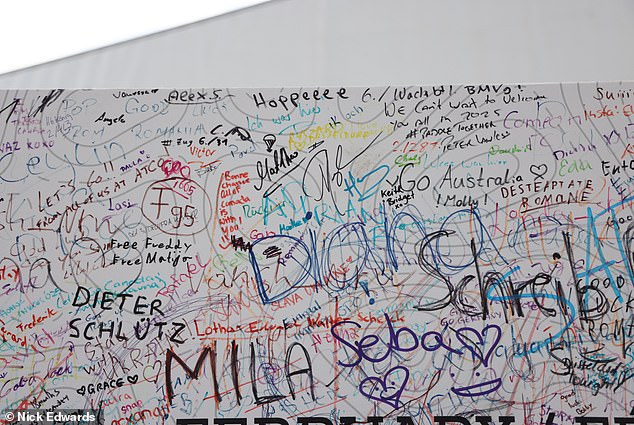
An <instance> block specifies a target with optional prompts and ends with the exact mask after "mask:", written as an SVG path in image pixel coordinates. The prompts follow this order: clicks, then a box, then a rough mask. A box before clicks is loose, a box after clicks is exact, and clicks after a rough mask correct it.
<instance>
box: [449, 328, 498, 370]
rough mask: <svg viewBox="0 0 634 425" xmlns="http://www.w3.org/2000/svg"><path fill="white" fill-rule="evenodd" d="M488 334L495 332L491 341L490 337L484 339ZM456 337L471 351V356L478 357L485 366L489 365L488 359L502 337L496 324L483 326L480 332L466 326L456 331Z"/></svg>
mask: <svg viewBox="0 0 634 425" xmlns="http://www.w3.org/2000/svg"><path fill="white" fill-rule="evenodd" d="M488 334H495V336H494V337H493V341H491V340H490V339H489V341H485V337H486V336H488ZM456 338H457V339H458V341H460V342H461V343H462V346H463V347H464V348H466V349H467V350H469V351H471V354H473V357H476V358H478V359H480V360H481V361H482V364H484V366H485V367H489V359H490V358H491V356H492V355H493V352H494V351H495V347H497V345H498V343H499V342H500V338H502V331H501V330H500V327H499V326H498V325H489V326H485V327H484V329H482V333H480V332H478V331H477V330H475V329H473V328H471V327H468V326H466V327H464V328H460V329H458V330H457V331H456ZM487 347H488V349H487Z"/></svg>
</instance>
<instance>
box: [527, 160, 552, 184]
mask: <svg viewBox="0 0 634 425" xmlns="http://www.w3.org/2000/svg"><path fill="white" fill-rule="evenodd" d="M542 170H543V171H542ZM529 171H530V172H531V173H532V174H533V175H534V176H535V178H534V179H533V180H537V179H542V180H543V179H544V175H545V174H546V173H547V172H548V166H547V165H546V164H541V165H535V164H532V165H531V166H530V167H529Z"/></svg>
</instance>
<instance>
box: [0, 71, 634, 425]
mask: <svg viewBox="0 0 634 425" xmlns="http://www.w3.org/2000/svg"><path fill="white" fill-rule="evenodd" d="M633 105H634V85H632V84H629V83H628V84H625V83H593V84H563V85H555V84H552V85H532V86H527V85H517V84H514V85H503V84H500V85H474V86H458V85H453V86H452V85H445V86H434V87H369V88H366V87H336V86H335V87H330V88H323V87H320V88H301V89H300V88H297V89H225V88H207V89H180V90H164V89H161V90H158V89H155V90H151V89H139V90H130V89H128V90H45V91H44V90H43V91H23V90H13V91H3V92H2V93H0V128H1V129H2V133H1V134H2V143H0V181H1V182H2V191H1V193H0V235H1V237H2V240H3V244H2V248H0V249H1V250H2V251H1V254H2V255H1V256H0V258H1V261H0V263H1V264H0V285H1V290H2V300H3V301H2V304H1V308H0V319H1V321H0V323H1V327H0V332H1V334H0V336H2V341H1V342H2V344H1V345H0V346H1V347H2V353H1V355H0V359H1V360H0V379H1V381H0V405H1V406H2V410H3V411H5V412H11V413H13V412H14V411H17V410H21V409H25V408H29V409H36V408H39V409H90V408H92V409H101V412H102V414H103V418H104V423H109V424H127V423H139V422H143V423H177V421H180V422H181V423H205V421H208V423H211V422H212V421H215V422H214V423H219V424H220V423H234V422H236V421H242V422H239V423H245V421H246V423H258V424H260V423H278V424H284V423H285V422H284V421H286V422H288V423H295V422H297V423H302V424H303V423H322V424H326V425H328V424H330V423H331V422H332V424H337V423H342V424H348V423H352V421H356V422H366V421H369V422H373V423H379V419H377V418H376V417H381V418H383V419H382V420H383V422H384V423H397V422H399V423H402V424H410V423H416V424H419V423H420V424H431V423H462V424H469V423H488V422H487V421H488V419H487V418H486V417H488V416H490V417H491V421H492V423H519V424H538V423H549V424H554V423H575V421H577V423H595V422H596V421H599V422H597V423H633V422H631V421H632V420H633V419H632V417H631V416H630V412H632V409H633V408H634V400H633V398H632V394H631V388H632V385H631V383H630V378H631V377H632V376H634V372H633V367H632V360H633V352H632V348H631V341H632V336H633V335H632V332H633V331H632V327H633V322H632V308H633V307H632V299H633V298H632V288H633V285H634V266H633V264H632V262H633V257H632V230H633V229H634V225H633V224H632V223H633V218H632V217H633V215H634V214H633V213H632V201H634V198H633V197H632V185H633V184H634V177H631V176H633V175H634V173H633V171H634V123H632V115H634V106H633ZM584 417H585V418H594V419H583V418H584ZM258 418H260V419H258ZM355 418H356V419H355ZM373 418H374V419H373ZM399 418H400V419H399ZM505 418H506V419H505ZM624 418H626V419H624ZM187 421H189V422H187ZM223 421H224V422H223ZM584 421H585V422H584ZM592 421H595V422H592ZM628 421H629V422H628Z"/></svg>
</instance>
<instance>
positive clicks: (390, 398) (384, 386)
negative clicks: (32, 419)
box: [359, 366, 409, 409]
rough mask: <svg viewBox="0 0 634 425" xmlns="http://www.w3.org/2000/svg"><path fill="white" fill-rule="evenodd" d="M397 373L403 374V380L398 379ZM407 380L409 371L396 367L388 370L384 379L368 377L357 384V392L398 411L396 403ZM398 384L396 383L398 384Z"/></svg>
mask: <svg viewBox="0 0 634 425" xmlns="http://www.w3.org/2000/svg"><path fill="white" fill-rule="evenodd" d="M399 371H403V372H404V373H405V379H402V380H401V379H399ZM408 379H409V370H407V368H406V367H403V366H396V367H393V368H392V369H390V370H388V371H387V373H386V374H385V378H379V377H376V376H369V377H367V378H365V379H364V380H363V381H361V383H360V384H359V391H361V394H363V395H364V396H366V397H368V398H370V399H372V400H377V401H380V402H383V403H387V404H389V405H390V406H392V407H393V408H395V409H398V403H399V400H400V398H401V394H403V391H404V390H405V385H406V384H407V380H408ZM399 381H400V383H397V382H399Z"/></svg>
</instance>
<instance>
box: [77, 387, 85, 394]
mask: <svg viewBox="0 0 634 425" xmlns="http://www.w3.org/2000/svg"><path fill="white" fill-rule="evenodd" d="M77 394H80V395H84V394H86V387H84V386H83V385H82V386H81V387H80V388H77Z"/></svg>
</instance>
